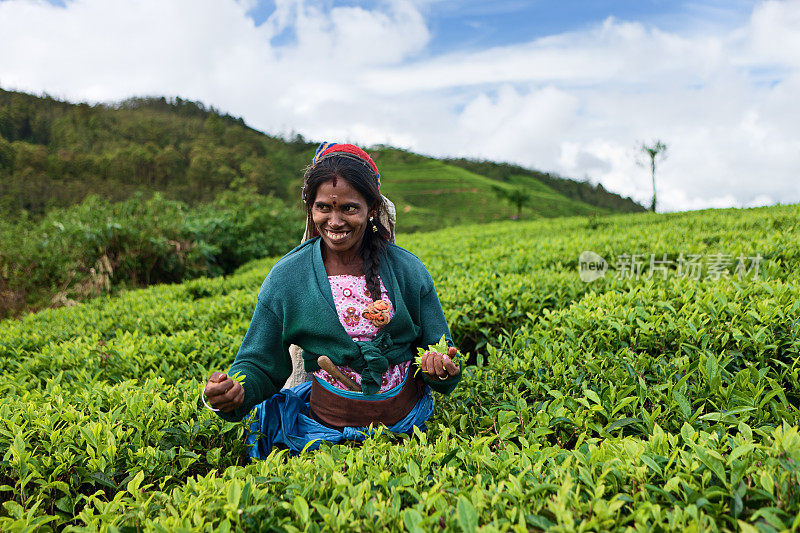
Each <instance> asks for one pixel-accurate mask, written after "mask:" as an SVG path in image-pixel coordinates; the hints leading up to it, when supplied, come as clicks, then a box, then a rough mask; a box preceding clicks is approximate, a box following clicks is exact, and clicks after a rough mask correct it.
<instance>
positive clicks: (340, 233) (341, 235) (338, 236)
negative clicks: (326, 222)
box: [325, 230, 350, 242]
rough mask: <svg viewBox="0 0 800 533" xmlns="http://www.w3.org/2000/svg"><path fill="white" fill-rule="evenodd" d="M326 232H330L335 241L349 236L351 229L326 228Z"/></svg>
mask: <svg viewBox="0 0 800 533" xmlns="http://www.w3.org/2000/svg"><path fill="white" fill-rule="evenodd" d="M325 233H327V234H328V238H329V239H330V240H332V241H334V242H340V241H343V240H344V239H346V238H347V236H348V235H350V232H349V231H331V230H325Z"/></svg>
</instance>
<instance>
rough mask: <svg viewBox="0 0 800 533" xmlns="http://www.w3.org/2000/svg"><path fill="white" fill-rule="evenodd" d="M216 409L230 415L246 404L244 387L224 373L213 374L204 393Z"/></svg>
mask: <svg viewBox="0 0 800 533" xmlns="http://www.w3.org/2000/svg"><path fill="white" fill-rule="evenodd" d="M203 394H205V395H206V399H207V400H208V403H209V404H210V405H211V407H213V408H214V409H219V410H220V411H222V412H223V413H230V412H231V411H233V410H234V409H236V408H238V407H239V406H240V405H242V402H244V387H242V384H241V383H239V382H238V381H236V380H235V379H231V377H230V376H228V375H227V374H225V373H223V372H212V373H211V377H210V378H208V383H206V388H205V390H204V391H203Z"/></svg>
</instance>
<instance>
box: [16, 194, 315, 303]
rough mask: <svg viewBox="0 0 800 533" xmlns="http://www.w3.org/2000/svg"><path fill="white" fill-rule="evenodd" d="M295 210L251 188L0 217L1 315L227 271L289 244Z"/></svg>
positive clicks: (92, 202) (93, 200) (297, 223)
mask: <svg viewBox="0 0 800 533" xmlns="http://www.w3.org/2000/svg"><path fill="white" fill-rule="evenodd" d="M302 223H303V214H302V212H298V211H297V210H293V209H290V208H288V207H286V206H285V205H284V204H283V202H282V201H280V200H278V199H276V198H273V197H267V196H261V195H258V194H256V193H255V191H251V190H238V191H227V192H225V193H222V194H220V195H219V196H218V197H217V199H216V200H215V201H214V202H211V203H208V204H201V205H198V206H195V207H193V208H188V207H187V206H186V205H185V204H183V203H181V202H177V201H174V200H167V199H165V198H164V197H162V196H161V195H160V194H158V193H156V194H155V195H153V196H152V197H150V198H145V197H143V196H142V195H141V194H137V195H134V197H133V198H130V199H128V200H125V201H123V202H118V203H110V202H108V201H106V200H102V199H100V198H98V197H96V196H90V197H88V198H86V199H85V200H84V201H83V202H82V203H80V204H78V205H75V206H72V207H69V208H59V209H54V210H52V211H50V212H48V214H47V215H46V216H45V217H44V218H43V219H42V220H40V221H28V220H21V221H14V222H3V223H0V317H4V316H9V315H12V314H14V313H17V312H20V311H22V310H25V309H28V308H41V307H47V306H50V305H71V304H73V303H75V302H76V301H81V300H84V299H87V298H88V297H93V296H99V295H105V294H109V293H112V292H117V290H118V289H123V288H133V287H142V286H147V285H151V284H154V283H175V282H180V281H184V280H188V279H192V278H197V277H200V276H219V275H223V274H230V273H231V272H233V271H234V270H235V269H236V268H237V267H239V266H241V265H242V264H244V263H246V262H248V261H251V260H253V259H255V258H260V257H265V256H270V255H280V254H284V253H286V252H288V251H289V250H291V249H292V248H294V246H296V245H297V243H296V242H295V240H296V237H293V235H295V234H297V233H299V232H300V231H301V229H302Z"/></svg>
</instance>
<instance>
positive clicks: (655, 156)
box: [639, 139, 667, 213]
mask: <svg viewBox="0 0 800 533" xmlns="http://www.w3.org/2000/svg"><path fill="white" fill-rule="evenodd" d="M639 151H640V152H642V153H643V154H645V155H647V157H648V158H649V159H650V177H651V178H652V179H653V202H652V203H651V204H650V211H652V212H653V213H655V212H656V164H657V163H660V162H661V161H663V160H664V159H666V158H667V145H666V143H663V142H661V140H660V139H656V140H655V141H653V143H652V144H651V145H649V146H648V145H647V143H642V145H641V146H640V147H639Z"/></svg>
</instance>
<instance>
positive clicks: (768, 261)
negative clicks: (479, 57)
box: [0, 205, 800, 532]
mask: <svg viewBox="0 0 800 533" xmlns="http://www.w3.org/2000/svg"><path fill="white" fill-rule="evenodd" d="M398 243H399V244H400V245H401V246H403V247H405V248H407V249H409V250H411V251H413V252H414V253H416V254H417V255H418V256H419V257H420V258H421V259H422V260H423V262H424V263H425V264H426V265H427V266H428V268H429V270H430V272H431V274H432V275H433V277H434V280H435V281H436V284H437V290H438V293H439V296H440V299H441V301H442V305H443V307H444V309H445V313H446V315H447V318H448V321H449V323H450V326H451V330H452V333H453V336H454V339H455V340H456V342H457V344H458V345H459V346H461V347H462V350H463V351H465V352H469V354H470V360H471V361H473V362H475V363H476V364H474V365H471V366H469V367H466V368H465V372H464V379H463V380H462V382H461V385H460V386H459V388H458V389H456V391H455V392H454V393H453V394H451V395H450V396H447V397H441V396H437V398H436V401H437V414H436V416H435V418H434V419H433V420H432V421H431V423H430V424H429V428H428V431H427V432H426V433H418V434H416V435H413V436H395V435H388V434H381V435H378V436H377V437H375V438H372V439H368V440H367V441H365V442H364V443H363V444H362V445H354V446H350V445H342V446H329V445H326V444H323V445H322V446H321V447H320V448H319V449H318V450H316V451H307V452H305V453H303V454H301V455H299V456H297V457H288V456H287V455H286V453H285V452H275V453H273V454H272V455H271V456H270V457H269V459H268V460H266V461H262V462H257V463H253V464H246V462H245V461H244V460H243V455H244V454H245V453H246V450H245V446H244V444H243V443H242V442H243V441H242V437H243V427H242V425H241V424H227V423H223V422H222V421H220V420H219V419H218V418H217V417H216V416H215V415H213V414H212V413H211V412H209V411H207V410H205V409H202V408H198V402H197V400H198V393H199V392H200V391H201V388H202V385H203V383H204V381H205V379H206V377H207V375H208V374H209V373H210V371H212V370H214V369H224V368H226V367H227V365H229V364H230V362H231V361H232V359H233V356H234V354H235V352H236V350H237V348H238V346H239V343H240V342H241V339H242V337H243V335H244V333H245V331H246V329H247V325H248V321H249V319H250V316H251V313H252V310H253V306H254V304H255V298H256V293H257V290H258V287H259V285H260V283H261V281H262V279H263V277H264V276H265V274H266V272H267V271H268V270H269V267H270V266H271V265H272V264H273V263H274V261H275V259H271V260H263V261H257V262H254V263H250V264H248V265H246V266H245V267H244V268H242V269H240V270H239V271H238V272H237V273H236V274H235V275H232V276H230V277H227V278H218V279H213V280H208V279H201V280H194V281H191V282H188V283H184V284H182V285H171V286H156V287H153V288H150V289H146V290H140V291H131V292H127V293H124V294H122V295H121V296H119V297H115V298H108V299H98V300H94V301H91V302H89V303H86V304H83V305H79V306H75V307H71V308H67V309H59V310H50V311H45V312H41V313H38V314H35V315H29V316H27V317H25V318H23V319H22V320H18V321H13V320H6V321H3V322H0V370H2V377H0V500H2V501H3V505H2V508H0V530H8V531H35V530H48V529H52V530H68V531H96V530H107V531H137V530H146V531H164V532H166V531H229V530H234V529H238V530H247V531H262V530H285V531H305V530H308V531H319V530H325V529H332V530H343V529H346V530H357V531H382V530H386V529H390V530H409V531H433V530H445V531H461V530H464V531H477V530H481V531H539V530H552V531H585V530H626V529H628V530H636V531H650V530H654V529H655V530H684V529H689V530H692V529H693V530H699V529H702V530H710V531H736V530H740V531H776V530H784V529H798V528H800V518H798V515H799V514H800V429H799V428H800V410H798V406H799V405H800V283H798V276H799V275H800V207H798V206H797V205H793V206H780V207H772V208H761V209H751V210H723V211H706V212H694V213H680V214H671V215H658V216H655V215H649V214H645V215H619V216H614V217H607V218H600V219H587V218H586V217H574V218H566V219H551V220H545V221H537V222H529V223H510V222H506V223H495V224H491V225H484V226H462V227H457V228H450V229H447V230H443V231H440V232H436V233H429V234H417V235H412V236H407V237H404V238H401V239H399V242H398ZM584 250H588V251H593V252H595V253H597V254H599V255H600V256H602V257H604V258H605V259H606V260H607V261H608V263H609V264H610V268H609V270H608V272H607V273H606V275H605V277H602V278H601V279H598V280H596V281H593V282H591V283H587V282H584V281H581V279H580V277H579V275H578V269H579V263H578V257H579V255H580V254H581V252H582V251H584ZM651 254H653V255H652V256H651ZM665 254H666V255H665ZM756 270H757V272H756Z"/></svg>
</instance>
